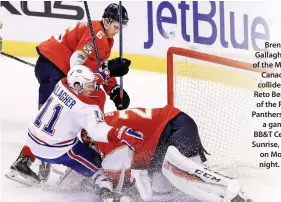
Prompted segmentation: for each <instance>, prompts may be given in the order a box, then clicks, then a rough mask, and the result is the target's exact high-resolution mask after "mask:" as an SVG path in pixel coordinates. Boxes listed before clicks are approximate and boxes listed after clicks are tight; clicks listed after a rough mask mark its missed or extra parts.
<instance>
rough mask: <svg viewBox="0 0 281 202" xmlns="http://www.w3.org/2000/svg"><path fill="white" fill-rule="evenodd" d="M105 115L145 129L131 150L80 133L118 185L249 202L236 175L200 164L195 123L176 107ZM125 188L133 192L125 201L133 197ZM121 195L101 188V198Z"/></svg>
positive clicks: (148, 196) (149, 196) (150, 193)
mask: <svg viewBox="0 0 281 202" xmlns="http://www.w3.org/2000/svg"><path fill="white" fill-rule="evenodd" d="M105 121H106V122H107V124H109V125H111V126H112V127H121V126H123V125H125V126H127V127H132V128H135V129H136V130H141V131H142V132H143V133H144V141H142V142H138V144H137V145H133V147H134V153H133V155H132V153H131V150H130V149H129V148H128V147H125V146H124V145H123V144H122V143H100V142H92V141H91V139H90V138H89V137H88V136H87V134H86V133H82V139H83V141H85V142H88V143H89V144H91V146H92V147H93V148H94V149H96V150H97V151H98V152H99V153H100V154H101V156H102V158H103V162H102V167H103V169H104V171H105V173H106V175H107V176H108V177H109V178H110V180H111V181H112V182H113V183H114V185H115V188H116V189H117V190H121V189H120V185H121V188H123V190H126V188H127V189H129V190H132V189H131V188H132V187H134V188H135V189H136V190H137V191H138V194H139V196H140V197H141V199H142V200H143V201H153V200H158V201H159V200H162V201H163V200H164V201H167V198H168V197H171V195H172V193H173V191H174V190H180V191H181V192H183V193H185V194H186V195H189V196H191V197H193V198H195V199H198V200H201V201H208V202H221V201H222V202H252V200H251V199H250V198H249V197H248V196H247V195H246V194H245V193H244V191H243V189H242V188H243V187H242V185H241V184H240V182H239V181H238V180H237V179H234V178H231V177H228V176H226V175H223V174H221V173H219V172H215V171H213V170H211V169H209V168H208V167H207V166H205V165H204V162H205V161H207V158H206V154H207V152H206V151H205V149H204V147H203V145H202V143H201V141H200V137H199V134H198V128H197V125H196V123H195V121H194V120H193V119H192V118H191V117H189V116H188V115H187V114H186V113H184V112H181V111H180V110H179V109H177V108H175V107H173V106H170V105H167V106H165V107H164V108H154V109H145V108H134V109H128V110H122V111H115V112H113V113H108V114H106V115H105ZM90 142H92V143H90ZM120 182H121V183H120ZM127 193H128V192H127ZM129 193H131V195H133V196H128V195H127V196H126V197H127V199H126V200H125V201H134V200H135V199H134V197H135V195H134V194H132V193H133V192H132V191H129ZM125 195H126V194H125ZM129 195H130V194H129ZM157 196H164V199H159V197H158V199H157ZM122 197H124V195H122V194H120V192H119V193H118V192H116V191H115V192H110V191H108V192H106V191H105V192H104V193H103V194H101V198H102V201H122V200H120V199H122ZM128 197H131V200H128Z"/></svg>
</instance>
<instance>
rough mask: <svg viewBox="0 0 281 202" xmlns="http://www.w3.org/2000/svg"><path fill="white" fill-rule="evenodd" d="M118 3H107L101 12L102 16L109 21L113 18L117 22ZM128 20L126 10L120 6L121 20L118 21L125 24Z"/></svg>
mask: <svg viewBox="0 0 281 202" xmlns="http://www.w3.org/2000/svg"><path fill="white" fill-rule="evenodd" d="M119 16H120V14H119V5H118V4H116V3H112V4H109V5H108V6H107V7H106V9H105V10H104V13H103V16H102V17H103V18H108V19H109V20H110V21H111V20H114V21H117V22H119ZM128 21H129V17H128V13H127V10H126V9H125V7H124V6H122V22H119V23H120V24H121V25H127V23H128Z"/></svg>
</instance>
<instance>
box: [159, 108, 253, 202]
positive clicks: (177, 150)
mask: <svg viewBox="0 0 281 202" xmlns="http://www.w3.org/2000/svg"><path fill="white" fill-rule="evenodd" d="M169 125H170V132H171V133H170V136H168V139H167V145H169V148H168V151H167V152H166V155H165V160H164V163H163V167H162V172H163V174H164V175H165V176H166V177H167V179H168V180H169V181H170V183H171V184H173V185H174V186H175V187H177V188H178V189H179V190H181V191H183V192H185V193H187V194H188V195H190V196H193V197H195V198H197V199H200V200H203V201H211V202H220V201H232V200H233V201H237V202H245V201H246V199H249V198H248V197H247V196H246V195H245V194H244V193H243V192H241V190H240V189H241V185H240V184H239V181H238V180H236V179H232V178H230V177H228V176H225V175H223V174H220V173H218V172H215V171H212V170H209V168H208V167H206V166H204V165H203V162H204V161H206V160H207V159H206V157H205V150H204V148H203V146H202V143H201V141H200V138H199V134H198V129H197V125H196V123H195V122H194V120H193V119H192V118H190V117H189V116H188V115H187V114H185V113H180V114H179V115H178V116H177V117H175V118H174V119H173V120H172V121H171V122H170V123H169ZM167 129H168V130H169V128H167ZM161 157H162V156H161ZM161 160H162V159H161Z"/></svg>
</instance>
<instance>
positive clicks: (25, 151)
mask: <svg viewBox="0 0 281 202" xmlns="http://www.w3.org/2000/svg"><path fill="white" fill-rule="evenodd" d="M20 155H21V156H26V157H29V158H30V159H31V161H32V162H34V161H35V156H34V155H33V154H32V152H31V150H30V148H29V147H28V146H24V147H23V148H22V150H21V154H20Z"/></svg>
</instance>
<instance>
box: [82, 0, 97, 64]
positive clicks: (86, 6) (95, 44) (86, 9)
mask: <svg viewBox="0 0 281 202" xmlns="http://www.w3.org/2000/svg"><path fill="white" fill-rule="evenodd" d="M84 7H85V11H86V15H87V19H88V24H89V28H90V32H91V37H92V41H93V45H94V49H95V54H96V58H97V62H98V65H99V68H100V67H101V62H100V56H99V52H98V46H97V42H96V39H95V32H94V29H93V25H92V20H91V16H90V12H89V7H88V3H87V1H84Z"/></svg>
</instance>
